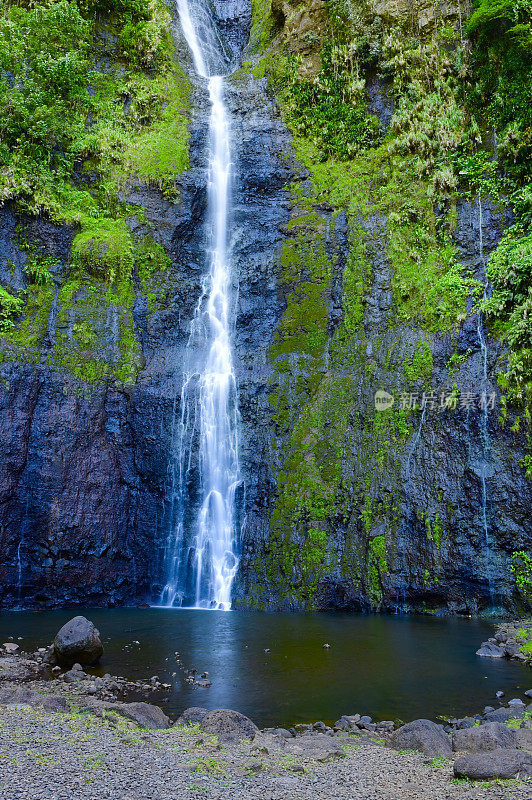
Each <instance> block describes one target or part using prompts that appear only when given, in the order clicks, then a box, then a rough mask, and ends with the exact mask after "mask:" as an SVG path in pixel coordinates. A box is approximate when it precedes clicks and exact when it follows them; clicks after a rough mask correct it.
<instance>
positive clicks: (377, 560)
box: [368, 536, 388, 603]
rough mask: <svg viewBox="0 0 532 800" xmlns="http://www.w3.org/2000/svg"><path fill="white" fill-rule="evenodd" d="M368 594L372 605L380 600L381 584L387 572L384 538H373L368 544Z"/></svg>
mask: <svg viewBox="0 0 532 800" xmlns="http://www.w3.org/2000/svg"><path fill="white" fill-rule="evenodd" d="M368 569H369V573H368V579H369V586H368V594H369V597H370V598H371V600H372V601H373V602H374V603H379V602H380V601H381V600H382V582H383V580H384V577H385V575H386V573H387V572H388V558H387V555H386V540H385V538H384V536H375V537H374V538H373V539H371V540H370V543H369V558H368Z"/></svg>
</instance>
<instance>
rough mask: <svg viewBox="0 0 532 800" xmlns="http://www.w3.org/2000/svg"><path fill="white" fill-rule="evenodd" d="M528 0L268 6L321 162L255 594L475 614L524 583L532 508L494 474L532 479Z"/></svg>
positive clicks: (284, 95) (285, 260)
mask: <svg viewBox="0 0 532 800" xmlns="http://www.w3.org/2000/svg"><path fill="white" fill-rule="evenodd" d="M531 10H532V7H531V6H530V4H529V3H527V2H524V3H517V2H515V3H514V2H511V0H508V2H504V3H491V2H488V0H479V2H477V3H476V4H474V7H473V8H471V7H470V6H468V5H467V4H465V3H464V4H462V5H460V3H458V4H452V3H451V4H445V3H435V2H426V0H421V1H420V2H414V3H408V4H406V3H405V4H401V3H395V2H394V3H387V2H382V3H381V2H371V0H367V1H365V0H361V1H360V2H355V1H354V0H329V1H328V2H322V1H321V0H316V2H307V3H304V4H301V3H298V4H295V3H289V2H279V0H273V2H271V4H270V3H269V2H268V0H265V2H259V0H257V2H255V3H254V4H253V13H254V24H253V28H252V41H251V46H250V51H249V52H250V61H249V62H247V63H245V64H244V69H247V70H250V71H251V73H252V74H253V75H254V76H255V77H256V78H260V77H262V76H264V77H265V78H266V79H267V81H268V85H269V87H270V90H271V91H272V92H273V93H274V94H275V96H276V98H277V101H278V103H279V106H280V109H281V113H282V117H283V119H284V121H285V123H286V124H287V126H288V127H289V129H290V130H291V132H292V134H293V147H294V156H295V158H296V161H297V163H298V164H299V165H300V173H299V174H300V178H299V180H296V181H295V182H294V183H293V184H292V185H291V187H290V191H291V196H292V211H291V216H290V222H289V223H288V226H287V231H286V239H285V242H284V244H283V246H282V249H281V250H280V252H279V253H278V262H279V268H280V291H281V293H282V297H283V302H284V306H285V311H284V314H283V316H282V319H281V322H280V325H279V328H278V330H277V331H276V333H275V337H274V342H273V345H272V347H271V349H270V360H271V365H272V370H273V377H272V381H271V387H270V391H271V393H270V404H271V408H272V421H273V424H274V426H275V432H276V438H275V440H274V446H273V449H272V455H271V465H272V469H273V471H274V473H275V474H276V477H277V491H276V495H275V499H274V502H273V507H272V510H271V515H270V536H269V538H268V539H267V540H266V541H263V542H262V544H261V546H260V547H259V548H257V547H256V545H255V544H254V545H253V546H251V547H250V549H249V550H248V552H247V553H246V554H245V559H246V560H247V559H249V563H247V566H246V568H247V569H248V570H249V573H250V574H251V575H253V576H255V575H256V576H257V577H256V578H253V580H250V581H248V582H247V583H246V585H245V589H244V590H243V595H244V599H243V602H247V603H251V604H252V605H257V606H259V607H268V606H271V605H272V602H271V598H272V587H275V590H274V591H273V596H274V600H273V605H281V606H290V607H294V606H296V607H301V606H304V607H310V608H313V607H314V608H316V607H342V606H343V607H373V608H379V607H385V608H393V607H395V608H405V607H412V606H413V607H417V608H426V609H430V608H437V607H438V606H440V605H442V604H444V603H445V604H447V605H450V606H451V607H454V608H469V609H474V610H476V609H477V608H478V607H479V605H480V607H486V606H490V607H493V606H497V605H498V604H500V603H503V602H505V600H504V598H505V597H506V598H507V597H508V593H509V592H510V593H511V592H512V588H511V574H510V557H511V554H512V551H515V550H517V549H519V548H521V547H524V548H525V549H530V541H531V539H530V535H531V530H530V524H529V522H528V521H526V519H525V516H526V515H523V512H522V511H517V509H516V514H515V517H514V519H513V520H509V519H508V516H507V513H508V512H507V509H506V508H503V506H504V505H505V503H504V501H503V502H502V503H501V497H500V496H497V494H498V492H497V488H496V486H495V484H494V480H493V479H494V475H495V474H497V473H498V472H500V470H501V469H503V470H504V469H506V470H508V469H509V464H510V463H511V464H512V466H511V470H512V477H511V478H510V479H509V482H510V483H513V484H514V489H515V486H516V485H518V484H520V485H523V486H525V487H526V480H525V477H524V476H525V474H526V476H527V477H529V475H530V474H531V473H530V458H531V457H530V455H529V451H530V443H531V439H530V386H531V383H530V379H531V377H532V373H531V372H530V365H529V357H530V338H529V337H530V330H531V328H530V323H529V321H528V313H527V304H528V303H529V302H530V287H531V277H532V273H531V271H530V252H529V249H530V244H529V238H530V236H529V233H528V231H529V229H530V224H531V223H532V218H531V215H530V198H531V195H530V184H529V181H530V144H531V139H530V135H531V133H530V132H531V125H530V123H531V118H530V100H531V91H532V61H531V57H530V53H531V44H532V33H531V28H530V12H531ZM510 222H511V223H512V224H511V225H510V224H509V223H510ZM501 236H502V237H503V239H502V241H501V242H500V244H498V242H499V240H500V238H501ZM497 245H498V246H497ZM490 254H491V255H490ZM488 257H489V258H488ZM486 263H487V268H486ZM486 320H487V322H488V325H489V334H488V332H487V331H486V330H485V321H486ZM489 336H493V337H494V339H490V338H489ZM379 390H381V391H384V392H386V393H388V394H389V395H391V396H392V397H393V398H394V402H393V405H389V407H387V408H386V407H385V408H382V407H381V408H377V406H376V403H375V402H374V393H375V392H377V391H379ZM497 417H498V419H497ZM502 441H504V444H502ZM501 445H502V447H501ZM507 448H509V451H508V449H507ZM473 451H474V452H473ZM501 459H502V461H503V462H504V463H505V466H502V465H501ZM438 462H439V463H438ZM518 465H519V466H518ZM525 491H526V492H527V493H528V492H529V489H528V488H525ZM511 516H512V512H511V511H510V517H511ZM523 521H524V525H523V524H522V523H523Z"/></svg>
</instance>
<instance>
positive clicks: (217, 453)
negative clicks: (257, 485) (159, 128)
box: [160, 0, 241, 610]
mask: <svg viewBox="0 0 532 800" xmlns="http://www.w3.org/2000/svg"><path fill="white" fill-rule="evenodd" d="M177 8H178V11H179V19H180V22H181V27H182V30H183V34H184V36H185V39H186V41H187V43H188V46H189V48H190V51H191V53H192V57H193V60H194V66H195V69H196V72H197V73H198V75H199V76H200V77H202V78H205V79H206V82H207V86H208V91H209V99H210V104H211V111H210V119H209V175H208V212H207V216H208V218H207V247H208V252H209V271H208V274H207V275H206V277H205V278H204V282H203V291H202V294H201V297H200V299H199V302H198V304H197V306H196V311H195V314H194V319H193V321H192V327H191V333H190V339H189V345H188V349H187V359H188V361H189V362H190V363H189V364H188V365H187V368H188V372H187V374H186V375H185V381H184V385H183V389H182V393H181V413H180V423H179V435H178V437H177V441H178V445H177V446H178V449H179V453H178V458H177V463H178V470H177V472H178V474H177V475H176V476H175V486H174V493H175V494H176V495H177V503H178V505H179V506H180V507H179V513H178V517H177V520H176V523H175V529H174V530H172V531H171V533H170V537H169V540H168V542H167V547H166V554H165V568H166V576H165V579H166V585H165V587H164V589H163V592H162V594H161V599H160V600H161V604H162V605H165V606H185V605H186V606H189V607H190V606H192V607H194V608H218V609H224V610H227V609H229V608H230V607H231V585H232V583H233V579H234V577H235V574H236V570H237V567H238V554H237V545H238V537H237V531H236V524H235V492H236V490H237V488H238V486H239V485H240V483H241V477H240V468H239V456H238V407H237V391H236V381H235V375H234V370H233V359H232V352H231V339H230V300H231V281H230V264H229V261H230V256H229V252H228V235H227V227H228V216H229V210H230V209H229V204H230V182H231V152H230V126H229V119H228V114H227V109H226V106H225V102H224V80H223V77H222V76H221V75H210V74H209V67H208V62H209V50H208V48H209V46H210V43H209V42H207V41H205V42H204V41H202V40H201V37H200V35H199V34H198V33H197V29H198V28H199V29H200V30H201V26H199V22H198V23H197V24H196V20H195V19H194V13H193V12H192V11H191V6H190V5H189V2H188V0H177ZM198 359H199V363H198ZM193 464H196V465H197V466H196V472H197V477H198V482H197V483H198V485H197V492H198V503H197V508H192V507H191V504H190V503H189V502H188V503H187V497H188V494H187V492H188V488H187V483H188V481H189V479H190V474H191V468H192V465H193ZM191 514H192V515H194V518H193V519H192V521H191V522H190V521H188V520H187V517H188V516H190V515H191Z"/></svg>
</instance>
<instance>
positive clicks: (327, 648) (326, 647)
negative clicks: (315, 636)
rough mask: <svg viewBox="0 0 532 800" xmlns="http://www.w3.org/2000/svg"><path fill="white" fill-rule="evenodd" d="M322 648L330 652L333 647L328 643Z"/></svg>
mask: <svg viewBox="0 0 532 800" xmlns="http://www.w3.org/2000/svg"><path fill="white" fill-rule="evenodd" d="M322 647H323V649H324V650H330V649H331V645H330V644H327V642H326V643H325V644H324V645H322Z"/></svg>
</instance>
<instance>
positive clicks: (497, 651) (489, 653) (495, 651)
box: [476, 642, 504, 658]
mask: <svg viewBox="0 0 532 800" xmlns="http://www.w3.org/2000/svg"><path fill="white" fill-rule="evenodd" d="M476 654H477V656H484V658H504V648H502V647H499V645H497V644H494V643H493V642H482V644H481V646H480V647H479V649H478V650H477V652H476Z"/></svg>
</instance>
